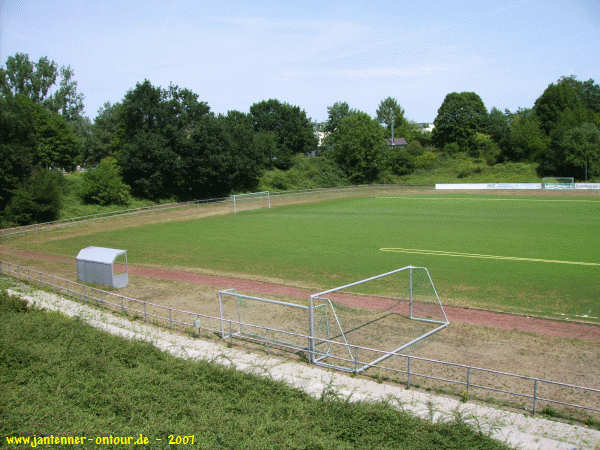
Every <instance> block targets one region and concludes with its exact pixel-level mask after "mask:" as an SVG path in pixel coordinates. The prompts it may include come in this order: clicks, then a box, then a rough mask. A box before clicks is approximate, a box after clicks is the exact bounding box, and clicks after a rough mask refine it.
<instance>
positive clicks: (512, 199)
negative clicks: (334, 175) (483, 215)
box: [374, 196, 600, 204]
mask: <svg viewBox="0 0 600 450" xmlns="http://www.w3.org/2000/svg"><path fill="white" fill-rule="evenodd" d="M374 198H380V199H381V198H382V199H402V200H478V201H497V202H500V201H507V202H550V203H552V202H574V203H598V204H600V201H598V200H579V199H557V200H549V199H535V198H473V197H402V196H376V197H374Z"/></svg>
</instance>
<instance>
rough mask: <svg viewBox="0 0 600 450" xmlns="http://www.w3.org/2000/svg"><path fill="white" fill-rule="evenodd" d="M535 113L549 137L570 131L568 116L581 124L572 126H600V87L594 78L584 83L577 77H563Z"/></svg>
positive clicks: (546, 92)
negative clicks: (594, 124) (559, 130)
mask: <svg viewBox="0 0 600 450" xmlns="http://www.w3.org/2000/svg"><path fill="white" fill-rule="evenodd" d="M534 110H535V113H536V114H537V116H538V117H539V119H540V122H541V127H542V129H543V130H544V132H545V133H546V134H547V135H549V136H550V135H552V134H553V133H555V131H556V130H557V128H562V131H563V132H564V131H566V129H568V128H570V127H569V126H567V127H565V122H568V121H569V117H568V116H571V117H572V118H573V119H574V121H577V122H578V123H576V124H573V123H571V125H573V126H578V125H581V124H582V123H583V122H591V123H596V124H600V86H598V85H597V84H596V83H595V82H594V80H592V79H590V80H588V81H586V82H582V81H579V80H577V79H576V78H575V76H570V77H562V78H560V79H559V80H558V81H557V82H556V83H550V85H549V86H548V87H547V88H546V89H545V90H544V92H543V93H542V95H540V97H538V99H537V100H536V101H535V106H534ZM559 139H560V138H559Z"/></svg>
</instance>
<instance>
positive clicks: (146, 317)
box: [144, 302, 148, 322]
mask: <svg viewBox="0 0 600 450" xmlns="http://www.w3.org/2000/svg"><path fill="white" fill-rule="evenodd" d="M144 322H148V313H147V311H146V302H144Z"/></svg>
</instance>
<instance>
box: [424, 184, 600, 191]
mask: <svg viewBox="0 0 600 450" xmlns="http://www.w3.org/2000/svg"><path fill="white" fill-rule="evenodd" d="M435 188H436V190H444V189H447V190H494V189H519V190H535V189H538V190H540V189H542V184H541V183H449V184H436V185H435ZM575 189H578V190H600V183H575Z"/></svg>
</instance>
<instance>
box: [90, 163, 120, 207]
mask: <svg viewBox="0 0 600 450" xmlns="http://www.w3.org/2000/svg"><path fill="white" fill-rule="evenodd" d="M129 190H130V189H129V186H127V185H126V184H125V183H123V179H122V178H121V173H120V171H119V167H118V166H117V161H116V160H115V159H114V158H112V157H107V158H104V159H103V160H102V161H100V164H98V166H97V167H96V168H94V169H91V170H89V171H87V172H86V173H85V174H84V175H83V182H82V185H81V191H80V196H81V198H82V199H83V201H84V202H86V203H97V204H99V205H110V204H117V205H126V204H127V203H129V199H130V197H129Z"/></svg>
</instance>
